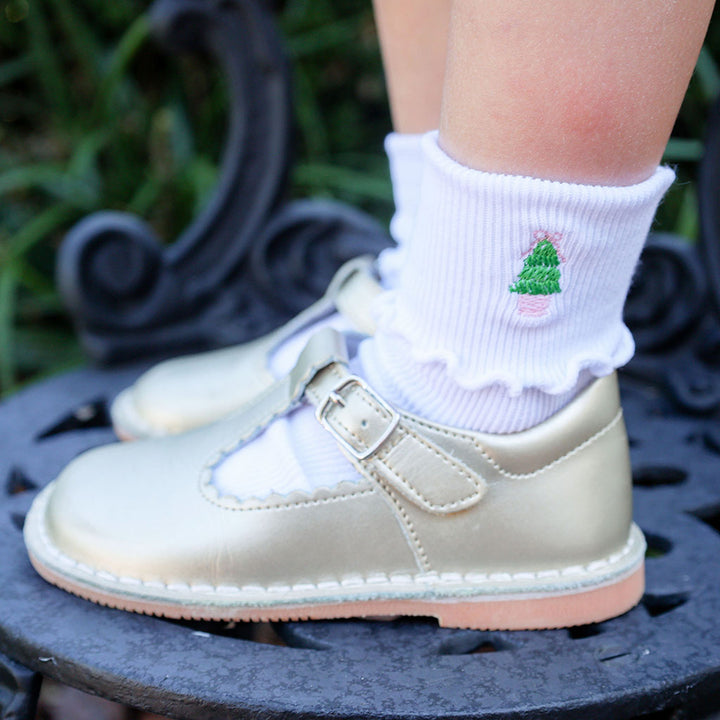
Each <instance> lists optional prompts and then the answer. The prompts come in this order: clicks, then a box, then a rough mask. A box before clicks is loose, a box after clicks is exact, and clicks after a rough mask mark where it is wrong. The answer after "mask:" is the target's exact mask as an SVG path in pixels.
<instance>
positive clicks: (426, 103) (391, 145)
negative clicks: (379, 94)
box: [374, 0, 450, 287]
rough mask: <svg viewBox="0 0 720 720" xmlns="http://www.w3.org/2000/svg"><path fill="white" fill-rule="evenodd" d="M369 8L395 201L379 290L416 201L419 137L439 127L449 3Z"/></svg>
mask: <svg viewBox="0 0 720 720" xmlns="http://www.w3.org/2000/svg"><path fill="white" fill-rule="evenodd" d="M374 6H375V20H376V23H377V28H378V36H379V38H380V45H381V48H382V56H383V66H384V68H385V79H386V84H387V89H388V96H389V99H390V111H391V114H392V120H393V128H394V132H392V133H390V135H388V136H387V138H386V140H385V151H386V152H387V156H388V160H389V163H390V176H391V179H392V188H393V198H394V200H395V215H394V216H393V219H392V222H391V223H390V233H391V235H392V236H393V238H394V239H395V242H396V243H397V245H398V250H394V249H393V250H389V251H386V252H384V253H382V254H381V255H380V262H379V268H380V274H381V276H382V279H383V283H384V284H385V286H386V287H394V286H395V284H396V282H397V275H398V272H399V270H400V268H401V267H402V264H403V253H402V248H403V246H404V244H405V242H406V241H407V239H408V238H409V237H410V236H411V235H412V231H413V227H414V225H415V216H416V214H417V207H418V203H419V201H420V180H421V179H422V169H423V156H422V152H421V149H420V140H421V137H422V135H421V133H424V132H427V131H428V130H436V129H437V128H438V125H439V123H440V103H441V99H442V84H443V75H444V73H445V60H446V57H445V56H446V52H447V34H448V25H449V23H450V0H375V2H374Z"/></svg>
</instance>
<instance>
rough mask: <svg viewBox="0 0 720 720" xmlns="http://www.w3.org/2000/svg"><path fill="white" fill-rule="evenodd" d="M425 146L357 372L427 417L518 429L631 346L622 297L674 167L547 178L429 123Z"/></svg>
mask: <svg viewBox="0 0 720 720" xmlns="http://www.w3.org/2000/svg"><path fill="white" fill-rule="evenodd" d="M422 144H423V152H424V157H425V161H424V168H425V170H424V177H423V184H422V191H421V200H420V204H419V210H418V216H417V221H416V225H415V232H414V234H413V237H412V239H411V241H410V242H408V243H407V244H406V248H405V251H404V257H403V264H402V268H401V271H400V274H399V276H398V278H397V282H396V284H395V287H394V289H393V290H392V291H390V292H388V293H385V294H384V295H383V296H382V298H381V306H380V317H379V325H378V331H377V333H376V335H375V338H374V339H373V340H372V341H366V342H365V343H363V345H362V346H361V349H360V358H361V361H362V364H363V366H364V369H365V372H366V376H367V379H368V380H369V381H370V382H371V384H373V385H375V386H377V389H378V390H380V391H381V392H383V393H384V394H385V396H386V397H387V398H388V399H390V400H391V401H394V402H395V403H396V404H397V405H399V406H400V407H403V408H405V409H407V410H409V411H411V412H416V413H419V414H422V415H424V416H426V417H429V418H431V419H433V420H435V421H437V422H442V423H447V424H451V425H455V426H460V427H465V428H468V429H473V430H479V431H485V432H493V433H508V432H516V431H519V430H524V429H526V428H528V427H532V426H533V425H536V424H538V423H540V422H542V421H543V420H545V419H547V418H548V417H549V416H550V415H552V414H554V413H555V412H557V411H558V410H560V409H561V408H562V407H563V406H564V405H566V404H567V403H568V402H569V401H570V400H571V399H572V398H573V397H574V396H575V395H576V394H577V392H578V391H579V390H580V389H582V387H584V386H585V385H587V383H588V382H590V380H591V379H592V378H593V377H599V376H602V375H606V374H608V373H610V372H612V371H613V370H614V369H615V368H617V367H619V366H621V365H623V364H624V363H626V362H627V361H628V360H629V359H630V357H631V356H632V353H633V350H634V345H633V341H632V337H631V335H630V332H629V331H628V329H627V328H626V327H625V325H624V324H623V321H622V311H623V305H624V302H625V297H626V295H627V292H628V288H629V286H630V281H631V279H632V275H633V271H634V269H635V266H636V264H637V260H638V257H639V255H640V251H641V249H642V246H643V243H644V241H645V238H646V236H647V233H648V230H649V228H650V223H651V222H652V218H653V215H654V214H655V210H656V208H657V205H658V203H659V202H660V199H661V198H662V195H663V194H664V192H665V191H666V190H667V188H668V186H669V185H670V183H671V182H672V180H673V178H674V174H673V172H672V170H670V169H668V168H658V169H657V170H656V171H655V172H654V173H653V175H652V176H651V177H650V178H648V179H647V180H645V181H644V182H641V183H638V184H636V185H631V186H627V187H606V186H597V185H579V184H572V183H563V182H552V181H548V180H542V179H537V178H528V177H520V176H511V175H497V174H492V173H485V172H481V171H478V170H472V169H469V168H467V167H464V166H462V165H460V164H459V163H457V162H455V161H454V160H452V159H451V158H449V157H448V156H447V155H446V154H445V153H444V152H443V151H442V150H441V149H440V147H439V146H438V144H437V136H436V134H434V133H431V134H428V135H427V136H425V137H424V139H423V143H422Z"/></svg>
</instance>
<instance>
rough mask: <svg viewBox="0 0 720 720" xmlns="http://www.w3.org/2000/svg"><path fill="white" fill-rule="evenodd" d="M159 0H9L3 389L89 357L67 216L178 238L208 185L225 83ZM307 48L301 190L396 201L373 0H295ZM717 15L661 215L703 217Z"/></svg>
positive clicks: (297, 187)
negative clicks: (160, 18)
mask: <svg viewBox="0 0 720 720" xmlns="http://www.w3.org/2000/svg"><path fill="white" fill-rule="evenodd" d="M148 5H149V2H148V1H147V0H123V1H122V2H111V3H107V2H103V1H102V0H4V1H3V0H0V392H2V393H7V392H10V391H12V390H13V389H15V388H17V387H19V386H20V385H21V384H22V383H23V382H25V381H27V380H28V379H29V378H33V377H37V376H38V375H43V374H47V373H51V372H57V371H58V370H61V369H63V368H66V367H68V366H71V365H73V364H75V363H77V362H79V361H80V360H81V356H80V351H79V349H78V345H77V343H76V341H75V340H74V338H73V334H72V329H71V328H70V326H69V322H68V319H67V316H66V315H65V313H64V311H63V308H62V306H61V303H60V300H59V298H58V295H57V293H56V291H55V289H54V286H53V271H54V257H55V251H56V248H57V246H58V243H59V242H60V240H61V239H62V236H63V234H64V232H65V231H66V230H67V229H68V228H69V227H70V226H71V225H72V224H73V223H74V222H75V221H76V220H78V219H79V218H81V217H83V216H84V215H86V214H87V213H89V212H92V211H95V210H99V209H119V210H128V211H131V212H134V213H137V214H139V215H141V216H142V217H144V218H145V219H147V220H148V221H149V222H150V223H151V224H152V225H153V226H154V228H155V229H156V231H157V232H158V234H159V235H160V237H162V238H164V239H166V240H168V241H171V240H172V239H173V238H175V237H176V236H177V235H178V233H179V232H180V231H181V230H182V228H183V227H185V226H186V225H187V224H188V222H189V221H190V219H191V218H192V217H193V215H194V214H195V213H196V212H197V211H198V209H199V208H201V207H202V205H203V203H204V202H205V201H206V200H207V198H208V197H209V194H210V192H211V190H212V187H213V183H214V180H215V177H216V171H217V162H218V157H219V153H220V150H221V144H222V138H223V133H224V127H225V102H226V93H225V87H224V84H223V80H222V78H221V77H220V75H219V72H218V69H217V68H216V67H214V66H213V65H212V64H211V63H210V62H209V61H208V60H207V59H203V58H188V57H183V58H180V59H178V58H170V57H167V56H165V55H164V54H163V53H162V52H161V51H160V50H159V49H158V48H156V47H155V46H154V45H153V43H152V41H151V40H150V38H149V37H148V24H147V21H146V18H145V15H144V11H145V10H146V9H147V7H148ZM278 21H279V25H280V27H281V30H282V32H283V34H284V36H285V38H286V41H287V47H288V50H289V54H290V56H291V59H292V61H293V64H294V73H295V83H294V91H295V101H296V116H297V128H298V130H297V153H296V155H297V164H296V167H295V171H294V176H293V192H294V193H295V194H296V195H315V196H318V195H323V196H332V197H336V198H339V199H342V200H345V201H347V202H350V203H354V204H356V205H359V206H361V207H363V208H364V209H366V210H368V211H369V212H371V213H373V214H374V215H375V216H377V217H379V218H380V219H382V220H383V221H386V220H387V219H388V218H389V215H390V213H391V211H392V204H391V193H390V184H389V178H388V173H387V167H386V163H385V158H384V155H383V152H382V139H383V137H384V135H385V134H386V133H387V132H388V131H389V129H390V120H389V115H388V111H387V107H386V98H385V89H384V82H383V78H382V70H381V64H380V57H379V50H378V44H377V39H376V37H375V30H374V24H373V18H372V11H371V7H370V3H369V1H368V0H287V1H286V2H285V3H284V6H283V9H282V10H281V11H280V12H279V16H278ZM717 26H718V23H713V25H712V26H711V32H710V36H709V38H708V43H707V46H706V48H705V49H704V50H703V54H702V55H701V58H700V62H699V63H698V67H697V72H696V74H695V77H694V78H693V81H692V83H691V86H690V89H689V91H688V96H687V98H686V102H685V104H684V106H683V109H682V112H681V114H680V118H679V120H678V123H677V127H676V132H675V133H674V137H673V140H672V141H671V142H670V144H669V146H668V150H667V156H666V159H667V161H669V162H671V163H673V164H677V166H678V171H679V175H680V179H681V181H682V182H680V183H678V184H677V185H676V186H675V187H674V189H673V190H672V191H671V193H670V194H669V196H668V198H667V199H666V201H665V203H664V204H663V206H662V208H661V211H660V214H659V216H658V226H659V227H660V228H662V229H664V230H669V231H672V232H678V233H680V234H683V235H685V236H687V237H688V238H690V239H695V238H696V237H697V233H698V218H697V209H696V189H695V188H696V186H695V173H696V169H697V160H698V158H699V157H700V156H701V154H702V138H703V134H704V123H705V117H706V114H707V110H708V107H709V105H710V103H711V102H712V100H713V99H714V98H715V97H716V96H717V94H718V90H719V89H720V73H719V71H718V67H717V64H716V62H715V60H714V58H716V57H720V32H719V31H718V27H717Z"/></svg>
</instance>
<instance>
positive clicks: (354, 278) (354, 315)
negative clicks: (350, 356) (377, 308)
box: [327, 256, 382, 335]
mask: <svg viewBox="0 0 720 720" xmlns="http://www.w3.org/2000/svg"><path fill="white" fill-rule="evenodd" d="M372 267H373V265H372V258H371V257H369V256H362V257H359V258H355V259H354V260H350V261H349V262H346V263H345V264H344V265H343V266H342V267H341V268H340V270H338V272H337V273H336V274H335V277H334V278H333V280H332V283H330V286H329V287H328V292H327V294H328V295H329V296H330V297H332V298H333V302H334V304H335V308H336V310H337V311H338V312H339V313H340V314H341V315H342V316H343V317H344V318H346V319H347V320H349V321H350V324H351V325H352V326H353V327H354V328H355V329H356V330H358V331H359V332H361V333H363V334H365V335H374V334H375V320H374V318H373V316H372V313H371V312H370V307H371V305H372V301H373V300H374V299H375V298H376V297H377V296H378V295H380V293H381V292H382V286H381V285H380V283H379V282H378V281H377V280H376V279H375V277H374V275H373V273H372Z"/></svg>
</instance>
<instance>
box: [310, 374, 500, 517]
mask: <svg viewBox="0 0 720 720" xmlns="http://www.w3.org/2000/svg"><path fill="white" fill-rule="evenodd" d="M305 397H306V398H307V399H308V400H309V401H310V402H312V403H313V404H314V405H315V407H316V415H317V418H318V420H319V421H320V423H321V424H322V426H323V427H324V428H325V429H326V430H327V431H328V432H329V433H330V434H331V435H332V436H333V437H334V439H335V440H336V442H337V443H338V445H339V446H340V448H341V449H342V451H343V452H344V453H345V454H346V455H347V457H348V458H349V459H350V461H351V462H352V463H353V464H354V465H355V467H356V468H357V469H358V470H359V471H360V472H361V473H362V474H363V475H364V476H365V477H367V478H369V479H371V480H372V481H374V482H376V483H379V484H381V485H385V486H390V487H391V488H393V489H395V490H397V491H398V492H400V493H402V494H403V495H404V496H405V497H406V498H408V499H409V500H411V501H412V502H413V503H415V504H416V505H417V506H419V507H421V508H422V509H423V510H426V511H428V512H432V513H438V514H449V513H453V512H458V511H460V510H464V509H465V508H468V507H471V506H472V505H475V504H476V503H477V502H479V501H480V499H481V498H482V496H483V495H484V493H485V490H486V487H487V484H486V481H485V479H484V478H483V477H482V476H481V475H480V474H479V473H478V472H476V471H475V470H473V469H471V468H470V467H468V466H467V465H465V464H464V463H463V462H461V461H460V460H458V458H457V457H453V455H452V454H451V453H449V452H448V451H446V450H445V449H443V448H441V447H440V446H438V445H437V444H436V443H435V442H433V440H431V439H430V438H429V437H428V436H426V435H424V433H423V432H422V430H421V428H420V426H418V425H417V424H414V423H411V422H408V420H409V416H407V415H405V414H404V413H402V412H399V411H397V410H395V409H394V408H393V407H392V406H391V405H390V404H389V403H387V402H385V401H384V400H383V399H382V398H381V397H380V396H379V395H378V394H377V393H376V392H375V391H374V390H373V389H372V388H370V387H369V386H368V385H367V383H366V382H365V381H364V380H362V379H361V378H359V377H357V376H355V375H353V374H351V373H350V372H349V371H348V369H347V366H346V365H345V364H344V363H342V362H334V363H330V364H328V365H326V366H325V367H323V368H322V369H321V370H319V371H318V372H317V373H316V375H315V376H314V377H313V379H312V380H311V381H310V382H309V383H308V384H307V386H306V389H305Z"/></svg>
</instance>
